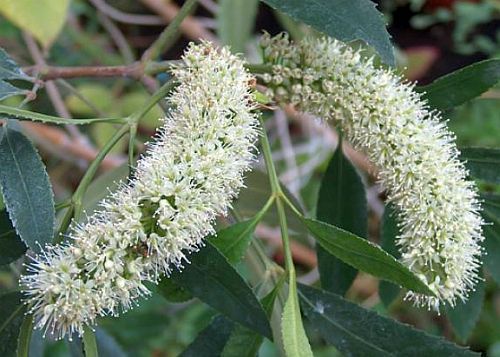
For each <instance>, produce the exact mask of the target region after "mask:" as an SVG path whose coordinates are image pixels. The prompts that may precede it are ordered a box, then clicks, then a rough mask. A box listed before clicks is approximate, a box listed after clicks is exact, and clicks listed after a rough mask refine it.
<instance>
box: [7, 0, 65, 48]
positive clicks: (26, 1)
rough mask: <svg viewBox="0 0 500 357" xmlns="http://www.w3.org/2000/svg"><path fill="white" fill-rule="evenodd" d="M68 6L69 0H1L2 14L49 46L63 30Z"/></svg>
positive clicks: (45, 45)
mask: <svg viewBox="0 0 500 357" xmlns="http://www.w3.org/2000/svg"><path fill="white" fill-rule="evenodd" d="M68 6H69V0H44V1H39V0H15V1H11V0H0V14H2V15H3V16H5V17H6V18H7V19H9V20H10V21H12V22H13V23H14V24H15V25H16V26H18V27H20V28H21V29H22V30H24V31H27V32H29V33H30V34H32V35H33V37H35V38H36V39H37V40H38V41H39V42H40V43H41V44H43V45H44V47H47V46H48V45H49V44H51V43H52V42H53V41H54V40H55V39H56V37H57V35H58V34H59V32H60V31H61V29H62V27H63V25H64V22H65V21H66V13H67V10H68Z"/></svg>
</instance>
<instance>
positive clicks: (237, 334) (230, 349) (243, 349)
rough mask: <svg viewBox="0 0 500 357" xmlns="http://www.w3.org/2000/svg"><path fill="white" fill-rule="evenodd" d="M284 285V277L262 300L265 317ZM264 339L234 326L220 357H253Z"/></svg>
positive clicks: (252, 332) (270, 312) (271, 309)
mask: <svg viewBox="0 0 500 357" xmlns="http://www.w3.org/2000/svg"><path fill="white" fill-rule="evenodd" d="M283 283H284V276H283V277H282V279H280V280H279V282H278V283H277V284H276V285H275V286H274V288H273V289H272V290H271V291H270V292H269V293H268V294H267V295H266V296H264V298H262V300H261V303H262V307H263V308H264V311H265V312H266V314H267V316H268V317H269V318H271V315H272V312H273V306H274V301H275V300H276V297H277V296H278V293H279V292H280V290H281V288H282V286H283ZM263 340H264V337H263V336H262V335H260V334H258V333H256V332H255V331H252V330H250V329H248V328H246V327H244V326H242V325H239V324H238V325H236V326H235V327H234V329H233V331H232V333H231V336H230V337H229V340H228V341H227V343H226V346H225V347H224V350H223V351H222V354H221V357H233V356H238V357H255V356H256V355H257V352H258V351H259V348H260V346H261V345H262V341H263Z"/></svg>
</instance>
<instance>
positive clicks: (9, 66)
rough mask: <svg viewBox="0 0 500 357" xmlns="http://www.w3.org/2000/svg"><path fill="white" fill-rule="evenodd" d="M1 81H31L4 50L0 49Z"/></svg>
mask: <svg viewBox="0 0 500 357" xmlns="http://www.w3.org/2000/svg"><path fill="white" fill-rule="evenodd" d="M0 79H25V80H30V79H31V77H29V76H28V75H26V74H25V73H24V72H23V71H22V69H21V68H20V67H19V66H18V65H17V63H16V62H15V61H14V60H13V59H12V58H11V57H10V56H9V55H8V53H7V52H5V50H4V49H3V48H0Z"/></svg>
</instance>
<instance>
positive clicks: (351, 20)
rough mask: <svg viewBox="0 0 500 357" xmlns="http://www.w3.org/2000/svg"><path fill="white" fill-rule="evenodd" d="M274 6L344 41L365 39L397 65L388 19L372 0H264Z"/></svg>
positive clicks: (391, 62) (383, 56)
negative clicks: (387, 27)
mask: <svg viewBox="0 0 500 357" xmlns="http://www.w3.org/2000/svg"><path fill="white" fill-rule="evenodd" d="M262 1H264V2H265V3H266V4H268V5H269V6H271V7H272V8H274V9H276V10H279V11H281V12H284V13H285V14H287V15H288V16H290V17H292V18H294V19H296V20H299V21H302V22H304V23H306V24H307V25H309V26H312V27H313V28H315V29H316V30H318V31H321V32H323V33H325V34H327V35H329V36H332V37H335V38H337V39H339V40H341V41H352V40H362V41H364V42H366V43H367V44H368V45H370V46H372V47H373V48H375V50H377V52H378V53H379V54H380V57H381V58H382V59H383V61H384V62H385V63H387V64H389V65H391V66H393V65H394V50H393V48H392V44H391V41H390V35H389V33H388V32H387V30H386V28H385V21H384V18H383V16H382V14H381V13H380V12H378V11H377V9H376V8H375V4H374V3H373V2H371V1H369V0H336V1H331V0H262Z"/></svg>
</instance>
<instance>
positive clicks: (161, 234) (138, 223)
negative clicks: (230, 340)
mask: <svg viewBox="0 0 500 357" xmlns="http://www.w3.org/2000/svg"><path fill="white" fill-rule="evenodd" d="M173 74H174V76H175V78H176V80H177V81H178V82H179V83H180V85H179V86H178V87H177V88H176V89H175V90H174V92H173V93H172V94H171V95H170V97H169V101H170V104H171V106H172V108H173V109H171V111H170V112H169V113H168V115H167V117H166V119H165V122H164V125H163V127H162V128H161V129H160V131H159V132H158V134H157V136H158V138H157V140H156V141H155V143H153V144H152V145H151V146H150V147H149V150H148V152H147V154H146V155H145V156H144V157H143V158H142V159H141V160H140V161H139V162H138V166H137V169H136V173H135V178H134V179H132V180H131V181H130V182H129V183H128V184H126V185H122V187H121V188H120V189H119V190H118V191H116V192H115V193H113V194H112V195H111V196H110V198H109V199H107V200H104V201H103V202H102V204H101V205H102V209H101V210H100V211H99V212H97V213H95V214H93V215H92V216H90V217H89V219H88V222H87V223H85V224H83V225H78V226H74V227H73V229H72V231H71V234H70V237H71V238H72V239H70V240H69V243H68V244H66V245H61V246H54V247H47V248H46V250H45V252H44V253H43V254H42V255H40V256H38V257H36V258H35V260H34V262H33V263H32V264H30V265H29V266H28V271H29V274H27V275H24V276H22V278H21V285H22V286H23V289H24V292H25V293H26V294H27V296H28V297H27V303H28V304H29V312H30V313H33V314H34V316H35V319H36V326H37V327H38V328H45V329H46V330H48V331H49V332H50V333H51V334H53V335H54V336H55V337H56V338H62V337H64V336H66V335H69V336H71V334H73V333H75V332H76V333H79V334H81V333H82V332H83V328H84V326H85V325H92V324H94V322H95V319H96V318H97V317H99V316H103V315H107V314H110V315H117V314H119V313H120V312H122V311H125V310H127V309H129V308H130V307H131V306H132V305H133V304H134V303H136V302H137V299H138V298H139V297H141V296H144V295H148V294H149V290H148V289H147V288H146V286H145V285H144V282H145V281H152V282H156V281H157V280H158V278H159V276H160V275H161V274H169V272H170V271H171V269H173V268H174V267H182V263H183V261H184V262H188V258H187V256H186V255H188V254H189V253H190V252H193V251H196V250H198V248H199V247H200V246H202V245H203V238H204V237H205V236H207V235H208V234H211V233H214V230H213V223H214V219H215V218H216V216H217V215H220V214H225V213H226V210H227V209H228V207H229V206H230V204H231V200H232V199H233V198H234V197H235V196H236V194H237V193H238V191H239V189H240V188H241V187H242V186H243V173H244V172H245V171H247V170H248V169H249V167H250V164H251V161H252V160H253V157H254V141H255V139H256V137H257V133H258V131H257V124H258V121H257V117H256V114H254V113H253V109H254V104H252V103H253V102H252V99H251V92H250V88H249V83H251V80H252V78H251V76H250V75H249V74H248V73H247V71H246V70H245V68H244V66H243V62H242V61H241V60H240V59H238V58H237V57H235V56H233V55H232V54H230V53H229V51H228V50H227V49H221V50H216V49H214V48H213V47H212V46H211V45H210V44H209V43H203V44H201V45H191V46H190V47H189V49H188V50H187V51H186V53H185V55H184V57H183V65H182V66H181V67H178V68H177V69H175V70H174V71H173Z"/></svg>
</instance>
